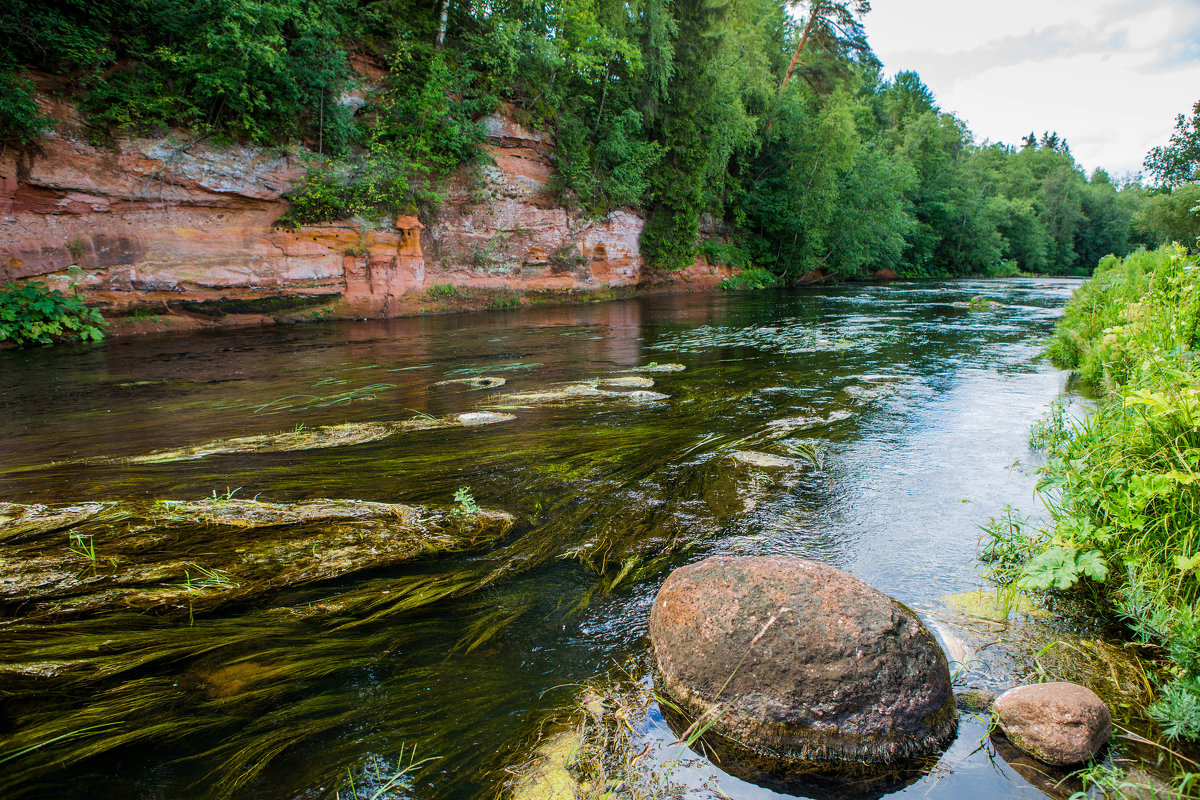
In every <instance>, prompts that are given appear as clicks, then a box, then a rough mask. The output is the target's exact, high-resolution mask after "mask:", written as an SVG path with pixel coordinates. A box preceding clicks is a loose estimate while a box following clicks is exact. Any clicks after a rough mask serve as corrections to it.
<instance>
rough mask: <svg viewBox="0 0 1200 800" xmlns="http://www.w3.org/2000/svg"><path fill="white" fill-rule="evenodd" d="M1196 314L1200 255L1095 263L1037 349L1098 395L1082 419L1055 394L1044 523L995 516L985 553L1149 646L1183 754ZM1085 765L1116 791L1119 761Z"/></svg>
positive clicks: (1195, 681)
mask: <svg viewBox="0 0 1200 800" xmlns="http://www.w3.org/2000/svg"><path fill="white" fill-rule="evenodd" d="M1198 326H1200V257H1196V256H1189V255H1188V254H1187V252H1186V251H1185V250H1184V249H1182V248H1179V247H1164V248H1162V249H1159V250H1157V251H1153V252H1145V251H1139V252H1137V253H1134V254H1133V255H1130V256H1129V257H1128V258H1126V259H1124V260H1120V259H1116V258H1112V257H1109V258H1106V259H1104V260H1102V261H1101V263H1100V266H1099V267H1098V268H1097V270H1096V273H1095V276H1094V277H1093V278H1092V279H1091V280H1090V281H1088V282H1087V283H1086V284H1084V285H1083V286H1082V287H1081V288H1080V290H1079V291H1078V292H1077V293H1076V295H1075V297H1074V298H1073V299H1072V300H1071V302H1070V304H1069V305H1068V306H1067V309H1066V313H1065V315H1064V316H1063V318H1062V320H1061V321H1060V322H1059V324H1058V327H1057V328H1056V330H1055V332H1054V335H1053V337H1052V338H1051V340H1050V342H1049V344H1048V347H1047V352H1048V354H1049V356H1050V357H1051V359H1052V360H1053V361H1054V362H1055V363H1056V364H1058V365H1059V366H1061V367H1064V368H1069V369H1071V370H1074V371H1075V372H1076V374H1077V376H1078V377H1079V378H1080V379H1082V380H1083V381H1084V382H1086V383H1087V384H1090V385H1091V386H1092V387H1093V388H1094V389H1096V390H1097V391H1098V392H1100V395H1101V397H1100V400H1099V402H1098V403H1097V408H1096V409H1095V411H1094V413H1091V414H1090V415H1088V416H1087V417H1086V418H1085V419H1083V420H1072V419H1071V418H1070V417H1069V416H1068V415H1066V414H1065V413H1063V410H1062V408H1061V406H1056V407H1055V408H1054V409H1053V410H1052V412H1051V413H1050V414H1049V415H1048V416H1047V417H1046V418H1045V419H1044V420H1043V421H1042V422H1041V423H1039V424H1038V425H1037V426H1035V429H1034V437H1033V441H1034V444H1035V446H1037V447H1040V448H1042V449H1044V450H1045V451H1046V454H1047V457H1048V461H1047V465H1046V466H1045V467H1043V468H1042V479H1041V482H1040V483H1039V490H1040V492H1041V494H1042V495H1043V497H1044V498H1045V500H1046V501H1047V505H1048V507H1049V509H1050V512H1051V515H1052V519H1053V525H1052V526H1050V527H1048V528H1045V529H1041V530H1031V529H1029V528H1026V527H1023V526H1013V525H996V526H992V527H993V532H992V538H991V540H990V541H989V542H988V543H987V545H986V547H985V550H984V552H983V558H984V560H985V561H988V562H989V563H990V564H991V566H992V569H993V573H994V575H995V576H996V577H997V578H998V579H999V580H1000V581H1001V582H1007V583H1013V584H1016V585H1017V586H1018V587H1020V588H1022V589H1026V590H1039V591H1057V592H1072V593H1075V594H1076V595H1078V597H1079V598H1080V599H1081V600H1082V601H1083V602H1084V603H1085V604H1086V605H1087V606H1088V607H1089V608H1090V609H1091V610H1092V612H1093V613H1094V614H1095V615H1096V616H1097V617H1099V618H1102V619H1113V620H1120V621H1123V622H1124V623H1125V624H1126V625H1127V626H1128V628H1129V630H1130V631H1131V632H1132V634H1133V635H1134V636H1135V637H1136V638H1137V639H1139V640H1140V641H1142V642H1145V643H1147V644H1150V645H1152V646H1154V648H1155V649H1154V650H1153V651H1152V652H1156V653H1160V654H1161V658H1162V660H1163V662H1164V664H1165V670H1164V673H1163V674H1164V678H1163V681H1162V684H1161V685H1160V687H1159V691H1158V692H1157V699H1156V701H1155V702H1154V704H1153V705H1152V707H1151V708H1150V714H1151V716H1152V717H1153V718H1154V720H1155V721H1156V722H1157V723H1158V724H1159V725H1160V727H1161V731H1162V734H1163V737H1164V739H1165V740H1171V741H1168V742H1167V745H1168V746H1170V747H1171V748H1172V749H1174V750H1177V751H1180V755H1182V754H1183V753H1186V752H1188V751H1189V750H1191V749H1192V747H1194V746H1195V745H1196V743H1197V742H1198V741H1200V613H1197V610H1196V602H1197V600H1198V599H1200V580H1198V578H1200V575H1198V570H1200V362H1198V361H1197V357H1196V356H1197V352H1196V344H1197V329H1198ZM1172 771H1173V773H1174V775H1175V778H1176V786H1175V787H1174V789H1175V791H1176V792H1178V793H1179V796H1194V794H1193V793H1194V792H1195V791H1197V789H1200V775H1196V774H1193V773H1195V772H1197V771H1200V768H1198V767H1197V765H1196V764H1195V763H1193V762H1189V761H1187V759H1186V756H1185V757H1183V758H1180V759H1176V760H1175V763H1174V765H1173V769H1172ZM1094 777H1096V778H1097V779H1098V782H1100V783H1101V784H1102V785H1105V787H1106V788H1108V789H1109V790H1110V792H1113V793H1114V794H1117V793H1121V789H1120V787H1119V783H1120V780H1119V778H1118V776H1117V775H1116V774H1115V773H1112V772H1102V773H1097V774H1096V775H1095V776H1094ZM1113 790H1116V791H1113ZM1126 791H1128V787H1127V790H1126Z"/></svg>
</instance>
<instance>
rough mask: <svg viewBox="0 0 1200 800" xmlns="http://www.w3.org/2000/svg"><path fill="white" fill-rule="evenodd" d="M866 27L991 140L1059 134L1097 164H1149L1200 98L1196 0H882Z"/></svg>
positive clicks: (884, 52) (888, 57)
mask: <svg viewBox="0 0 1200 800" xmlns="http://www.w3.org/2000/svg"><path fill="white" fill-rule="evenodd" d="M866 27H867V33H868V36H869V38H870V41H871V44H872V46H873V48H874V49H875V52H876V54H877V55H878V56H879V58H880V60H881V61H882V62H883V64H884V68H885V70H886V71H887V73H888V74H889V75H893V74H895V73H896V72H899V71H902V70H914V71H916V72H918V73H919V74H920V75H921V79H922V80H923V81H924V82H925V83H926V84H927V85H928V86H929V88H930V89H932V90H933V92H934V94H935V95H936V96H937V98H938V102H939V104H940V105H941V107H942V108H943V109H944V110H946V111H950V112H952V113H954V114H956V115H957V116H959V117H960V118H962V119H963V120H964V121H966V123H967V124H968V126H970V128H971V130H972V131H974V132H975V135H976V136H977V137H978V138H979V139H980V140H981V141H982V140H984V139H988V140H991V141H1002V142H1007V143H1009V144H1015V143H1017V142H1018V140H1019V139H1020V138H1021V137H1022V136H1024V135H1025V134H1027V133H1029V132H1030V131H1031V130H1033V131H1036V132H1038V133H1039V134H1040V133H1041V132H1042V131H1046V130H1052V131H1057V132H1058V133H1059V135H1061V136H1065V137H1066V139H1067V141H1068V142H1069V143H1070V145H1071V150H1072V152H1073V153H1074V154H1075V158H1076V159H1077V160H1078V161H1079V162H1080V163H1081V164H1082V165H1083V166H1084V167H1085V169H1088V170H1089V171H1090V170H1092V169H1095V168H1097V167H1103V168H1105V169H1107V170H1109V171H1110V172H1112V173H1114V174H1122V173H1124V172H1128V171H1137V170H1139V169H1140V168H1141V163H1142V159H1143V158H1144V157H1145V155H1146V152H1147V151H1148V150H1149V149H1150V148H1151V147H1153V146H1155V145H1159V144H1163V143H1165V142H1166V141H1167V139H1168V138H1169V136H1170V133H1171V129H1172V128H1173V127H1174V124H1175V116H1176V115H1177V114H1181V113H1185V112H1190V110H1191V107H1192V105H1193V104H1194V103H1195V102H1196V101H1197V100H1200V2H1197V1H1196V0H1009V1H1008V2H1006V3H1004V4H1000V3H965V2H963V0H905V1H904V2H902V1H901V0H876V1H875V4H874V8H873V10H872V11H871V14H870V15H869V16H868V17H867V20H866Z"/></svg>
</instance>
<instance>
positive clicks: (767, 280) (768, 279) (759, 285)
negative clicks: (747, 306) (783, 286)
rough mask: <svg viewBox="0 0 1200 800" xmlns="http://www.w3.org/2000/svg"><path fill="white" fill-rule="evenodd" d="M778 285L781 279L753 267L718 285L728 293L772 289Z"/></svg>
mask: <svg viewBox="0 0 1200 800" xmlns="http://www.w3.org/2000/svg"><path fill="white" fill-rule="evenodd" d="M778 283H779V279H778V278H776V277H775V276H774V275H772V274H771V273H770V272H768V271H767V270H765V269H762V268H760V267H751V268H749V269H746V270H743V271H741V272H739V273H738V274H737V275H734V276H732V277H729V278H725V279H724V280H722V281H721V283H720V284H718V285H719V286H720V287H721V289H723V290H725V291H727V292H744V291H750V290H757V289H770V288H771V287H772V286H776V285H777V284H778Z"/></svg>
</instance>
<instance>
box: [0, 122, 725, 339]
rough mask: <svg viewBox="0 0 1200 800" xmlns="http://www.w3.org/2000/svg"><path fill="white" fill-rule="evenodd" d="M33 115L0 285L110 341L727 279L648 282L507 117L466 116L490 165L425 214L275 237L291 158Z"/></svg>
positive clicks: (13, 163)
mask: <svg viewBox="0 0 1200 800" xmlns="http://www.w3.org/2000/svg"><path fill="white" fill-rule="evenodd" d="M47 108H48V110H49V111H50V113H52V114H53V115H54V116H55V117H56V118H57V119H58V120H59V124H58V125H57V127H56V130H55V131H54V132H53V133H52V134H50V135H49V136H48V137H47V138H45V139H44V140H43V141H42V142H41V143H40V145H39V146H38V147H37V148H35V149H34V150H32V151H29V152H23V153H22V152H15V151H12V150H8V151H6V152H4V153H3V154H2V156H0V282H5V281H22V280H40V281H44V282H46V283H47V284H49V285H51V286H56V287H59V288H63V289H68V288H70V287H75V288H77V289H78V290H79V291H80V292H82V293H83V295H84V296H85V298H86V300H87V301H88V302H89V303H91V304H95V305H97V306H98V307H99V308H100V309H101V310H102V311H103V312H104V314H105V315H106V316H108V317H110V319H113V320H114V321H116V322H117V326H118V329H124V330H137V329H139V328H142V329H145V328H162V327H166V326H170V327H176V326H180V325H205V324H240V323H247V322H261V321H271V320H277V319H287V318H296V317H308V316H315V317H330V316H332V317H386V316H398V315H403V314H412V313H418V312H426V311H429V312H434V311H441V310H454V309H461V308H470V307H484V306H487V305H500V304H505V305H507V304H514V303H518V302H523V301H525V300H524V298H527V297H528V296H529V295H530V294H531V293H533V294H534V295H535V296H536V295H539V294H540V295H542V296H549V297H570V296H572V295H574V294H576V293H580V292H597V291H600V292H609V293H611V292H613V291H614V290H615V291H617V292H621V291H631V290H634V289H637V288H645V287H647V286H654V287H658V288H687V287H696V288H710V287H712V286H714V285H715V284H716V282H718V281H719V280H720V279H721V278H722V277H724V276H725V275H727V274H728V272H727V271H724V270H720V269H717V268H714V267H710V266H708V265H707V264H704V263H703V262H697V264H696V265H695V266H693V267H692V268H690V269H688V270H686V271H685V272H683V273H678V274H673V275H669V276H663V275H659V274H651V273H649V272H648V271H647V270H645V269H644V264H643V260H642V257H641V254H640V251H639V247H638V238H639V235H640V233H641V229H642V225H643V220H642V219H641V218H640V217H639V216H637V215H636V214H633V213H630V212H628V211H617V212H614V213H612V214H609V215H608V216H607V217H605V218H603V219H600V220H595V219H587V218H584V217H582V216H580V215H578V214H574V213H571V212H569V211H568V210H567V209H564V208H563V207H562V206H561V204H560V203H559V202H558V200H557V198H556V197H555V196H554V195H553V194H552V192H551V191H550V190H549V188H548V183H549V181H550V178H551V175H552V171H553V167H552V162H551V158H550V151H551V148H552V144H553V142H552V140H551V139H550V137H549V135H548V134H545V133H542V132H538V131H530V130H527V129H524V128H522V127H521V126H520V125H518V124H517V123H515V122H514V121H513V120H512V119H511V118H510V117H509V116H508V115H496V116H493V117H490V118H488V119H486V120H484V123H485V126H486V131H487V140H486V145H485V146H486V148H487V150H488V152H489V154H490V155H491V156H492V159H493V160H494V165H489V166H486V167H484V169H483V179H482V185H480V182H479V181H476V180H471V179H468V177H467V176H463V177H462V178H461V179H460V180H457V181H455V182H454V185H453V186H452V187H451V188H450V191H449V192H448V197H447V202H446V203H444V204H443V206H442V207H441V208H440V209H439V210H438V211H437V213H436V214H435V215H433V216H431V217H430V218H428V219H419V218H417V217H416V216H408V217H400V218H398V219H397V220H395V225H394V227H388V228H386V229H380V228H379V227H377V226H375V227H372V226H367V225H362V224H360V223H358V222H356V221H352V220H347V221H342V222H335V223H329V224H322V225H311V226H305V227H302V228H300V229H298V230H290V229H285V228H277V227H274V226H273V223H274V222H275V221H276V220H277V219H278V218H279V217H280V215H281V214H283V213H284V211H286V209H287V200H286V199H285V197H284V195H285V193H286V192H287V191H288V190H289V189H290V188H292V187H293V186H294V185H295V184H296V182H297V180H298V179H299V178H300V176H301V175H302V174H303V172H304V162H303V159H302V155H303V152H302V151H300V150H298V149H291V150H283V149H264V148H257V147H247V146H232V147H220V146H216V145H214V144H212V143H210V142H208V141H205V140H194V139H186V138H175V139H172V138H162V139H139V138H128V139H120V140H117V141H115V142H113V143H109V144H105V145H99V144H95V143H91V142H89V141H88V140H87V138H86V134H85V131H84V128H83V126H82V125H81V124H80V123H79V119H78V117H77V115H76V112H75V111H74V110H73V109H72V108H70V107H68V106H63V105H57V104H54V103H53V102H51V101H47ZM81 270H82V272H81ZM434 287H437V288H436V289H435V288H434ZM431 289H433V290H434V291H432V292H431V291H430V290H431Z"/></svg>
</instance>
